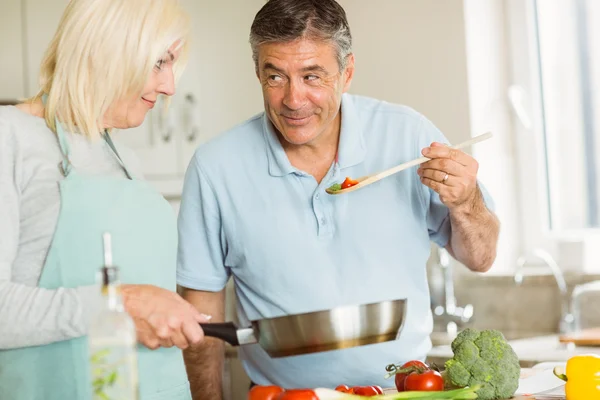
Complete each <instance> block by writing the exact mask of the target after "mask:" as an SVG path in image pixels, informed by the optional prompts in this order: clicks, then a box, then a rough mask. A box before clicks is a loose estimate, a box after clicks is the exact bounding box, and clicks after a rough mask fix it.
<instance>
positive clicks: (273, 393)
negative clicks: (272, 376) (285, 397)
mask: <svg viewBox="0 0 600 400" xmlns="http://www.w3.org/2000/svg"><path fill="white" fill-rule="evenodd" d="M283 391H284V390H283V388H281V387H279V386H258V385H257V386H253V387H252V389H250V391H249V392H248V400H275V398H276V397H277V396H278V395H279V394H280V393H282V392H283Z"/></svg>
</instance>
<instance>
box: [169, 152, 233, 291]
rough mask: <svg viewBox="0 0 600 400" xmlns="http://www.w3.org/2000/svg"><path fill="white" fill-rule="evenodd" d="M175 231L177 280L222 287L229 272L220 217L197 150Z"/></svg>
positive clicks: (196, 286) (210, 288) (209, 287)
mask: <svg viewBox="0 0 600 400" xmlns="http://www.w3.org/2000/svg"><path fill="white" fill-rule="evenodd" d="M178 230H179V248H178V256H177V283H178V284H179V285H180V286H183V287H186V288H190V289H195V290H205V291H213V292H217V291H220V290H221V289H223V288H224V287H225V285H226V284H227V280H228V279H229V275H230V271H229V269H228V268H226V266H225V251H226V248H225V246H224V243H225V238H224V236H223V229H222V219H221V214H220V210H219V205H218V202H217V198H216V196H215V193H214V190H213V188H212V187H211V184H210V182H209V180H208V178H207V176H206V174H205V173H204V171H203V170H202V167H201V164H200V160H199V153H198V152H196V155H195V156H194V158H193V159H192V161H191V162H190V165H189V166H188V169H187V171H186V175H185V180H184V187H183V192H182V197H181V205H180V209H179V216H178Z"/></svg>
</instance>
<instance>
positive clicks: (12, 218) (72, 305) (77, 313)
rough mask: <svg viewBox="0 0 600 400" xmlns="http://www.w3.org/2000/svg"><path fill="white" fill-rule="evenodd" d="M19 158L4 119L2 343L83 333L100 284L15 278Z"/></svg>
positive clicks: (0, 145)
mask: <svg viewBox="0 0 600 400" xmlns="http://www.w3.org/2000/svg"><path fill="white" fill-rule="evenodd" d="M21 159H22V157H21V152H20V148H19V146H18V145H17V141H16V137H15V133H14V132H12V131H11V129H10V127H9V126H7V124H3V121H2V119H0V221H1V223H0V321H1V322H0V349H12V348H19V347H28V346H38V345H45V344H49V343H53V342H58V341H62V340H67V339H71V338H75V337H79V336H82V335H84V334H85V333H86V331H87V327H88V326H89V323H90V319H91V318H92V316H93V315H94V313H95V312H96V310H97V309H99V307H100V301H99V296H97V293H98V289H97V288H96V287H80V288H75V289H66V288H59V289H56V290H49V289H44V288H39V287H31V286H27V285H24V284H20V283H16V282H12V275H13V271H12V269H13V265H14V262H15V259H16V257H17V252H18V248H19V237H20V234H21V232H20V219H21V214H22V212H21V206H20V198H21V193H22V190H23V189H22V185H23V181H24V179H23V163H22V161H21ZM43 257H45V254H44V255H43ZM33 268H35V269H36V271H32V273H37V274H39V273H40V271H38V270H37V268H39V267H37V266H35V267H34V266H32V269H33Z"/></svg>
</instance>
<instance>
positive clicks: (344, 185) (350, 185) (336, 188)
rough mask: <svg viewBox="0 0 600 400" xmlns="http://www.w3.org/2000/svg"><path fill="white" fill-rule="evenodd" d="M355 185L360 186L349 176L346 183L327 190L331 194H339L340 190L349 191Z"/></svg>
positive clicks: (336, 184)
mask: <svg viewBox="0 0 600 400" xmlns="http://www.w3.org/2000/svg"><path fill="white" fill-rule="evenodd" d="M354 185H358V181H357V180H356V179H351V178H350V177H348V176H347V177H346V179H345V180H344V182H342V183H341V184H340V183H334V184H333V185H331V186H329V187H328V188H327V190H329V191H331V192H337V191H338V190H342V189H348V188H349V187H352V186H354Z"/></svg>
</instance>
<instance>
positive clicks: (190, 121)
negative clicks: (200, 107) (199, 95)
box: [185, 93, 200, 142]
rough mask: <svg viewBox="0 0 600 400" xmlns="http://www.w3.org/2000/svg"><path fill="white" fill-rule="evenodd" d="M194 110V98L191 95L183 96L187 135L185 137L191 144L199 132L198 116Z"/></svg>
mask: <svg viewBox="0 0 600 400" xmlns="http://www.w3.org/2000/svg"><path fill="white" fill-rule="evenodd" d="M198 114H199V113H198V111H197V110H196V98H195V97H194V95H193V94H192V93H188V94H186V95H185V120H186V123H187V124H186V125H187V127H186V128H189V133H188V134H187V135H186V137H187V140H188V142H193V141H194V140H196V138H197V137H198V133H199V132H200V123H199V121H198V119H199V115H198Z"/></svg>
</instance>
